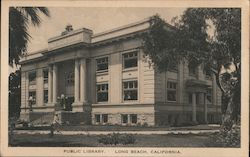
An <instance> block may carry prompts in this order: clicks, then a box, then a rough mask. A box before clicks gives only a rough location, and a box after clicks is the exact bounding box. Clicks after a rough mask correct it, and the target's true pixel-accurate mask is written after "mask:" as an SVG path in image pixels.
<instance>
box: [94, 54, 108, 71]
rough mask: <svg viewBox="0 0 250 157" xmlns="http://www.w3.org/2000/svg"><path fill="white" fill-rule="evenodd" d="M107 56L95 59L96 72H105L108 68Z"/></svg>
mask: <svg viewBox="0 0 250 157" xmlns="http://www.w3.org/2000/svg"><path fill="white" fill-rule="evenodd" d="M108 62H109V60H108V57H104V58H99V59H96V71H97V72H106V71H108V68H109V63H108Z"/></svg>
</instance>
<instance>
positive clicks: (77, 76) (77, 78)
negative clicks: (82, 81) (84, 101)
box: [75, 59, 79, 103]
mask: <svg viewBox="0 0 250 157" xmlns="http://www.w3.org/2000/svg"><path fill="white" fill-rule="evenodd" d="M78 102H79V60H78V59H76V60H75V103H78Z"/></svg>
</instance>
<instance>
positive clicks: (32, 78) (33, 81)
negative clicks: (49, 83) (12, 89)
mask: <svg viewBox="0 0 250 157" xmlns="http://www.w3.org/2000/svg"><path fill="white" fill-rule="evenodd" d="M29 84H30V85H32V84H36V71H33V72H30V73H29Z"/></svg>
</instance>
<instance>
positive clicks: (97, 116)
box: [95, 114, 101, 123]
mask: <svg viewBox="0 0 250 157" xmlns="http://www.w3.org/2000/svg"><path fill="white" fill-rule="evenodd" d="M95 122H96V123H100V122H101V115H99V114H95Z"/></svg>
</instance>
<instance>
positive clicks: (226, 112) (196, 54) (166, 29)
mask: <svg viewBox="0 0 250 157" xmlns="http://www.w3.org/2000/svg"><path fill="white" fill-rule="evenodd" d="M173 22H174V23H175V25H174V26H171V25H169V24H167V23H166V22H165V21H164V20H163V19H161V18H160V17H159V15H155V16H153V17H151V20H150V28H149V31H148V32H147V33H146V34H145V35H144V37H143V49H144V52H145V54H146V55H148V56H149V58H150V63H153V65H154V67H155V68H156V69H158V70H159V71H166V70H168V68H169V67H170V65H173V64H177V63H180V62H184V61H188V62H191V63H193V64H196V65H200V64H203V65H204V67H205V69H206V70H210V71H211V72H213V73H214V75H215V76H216V81H217V85H218V86H219V88H220V89H221V91H222V114H223V119H222V122H223V126H224V129H226V130H230V129H231V128H232V126H233V124H235V123H237V122H239V120H240V119H239V116H240V80H241V79H240V77H241V68H240V65H241V62H240V59H241V10H240V9H238V8H220V9H214V8H188V9H187V10H185V11H184V13H183V15H182V16H181V17H179V18H178V17H175V18H174V19H173ZM212 26H214V28H213V29H210V30H214V35H211V33H209V31H208V30H209V28H211V27H212Z"/></svg>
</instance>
